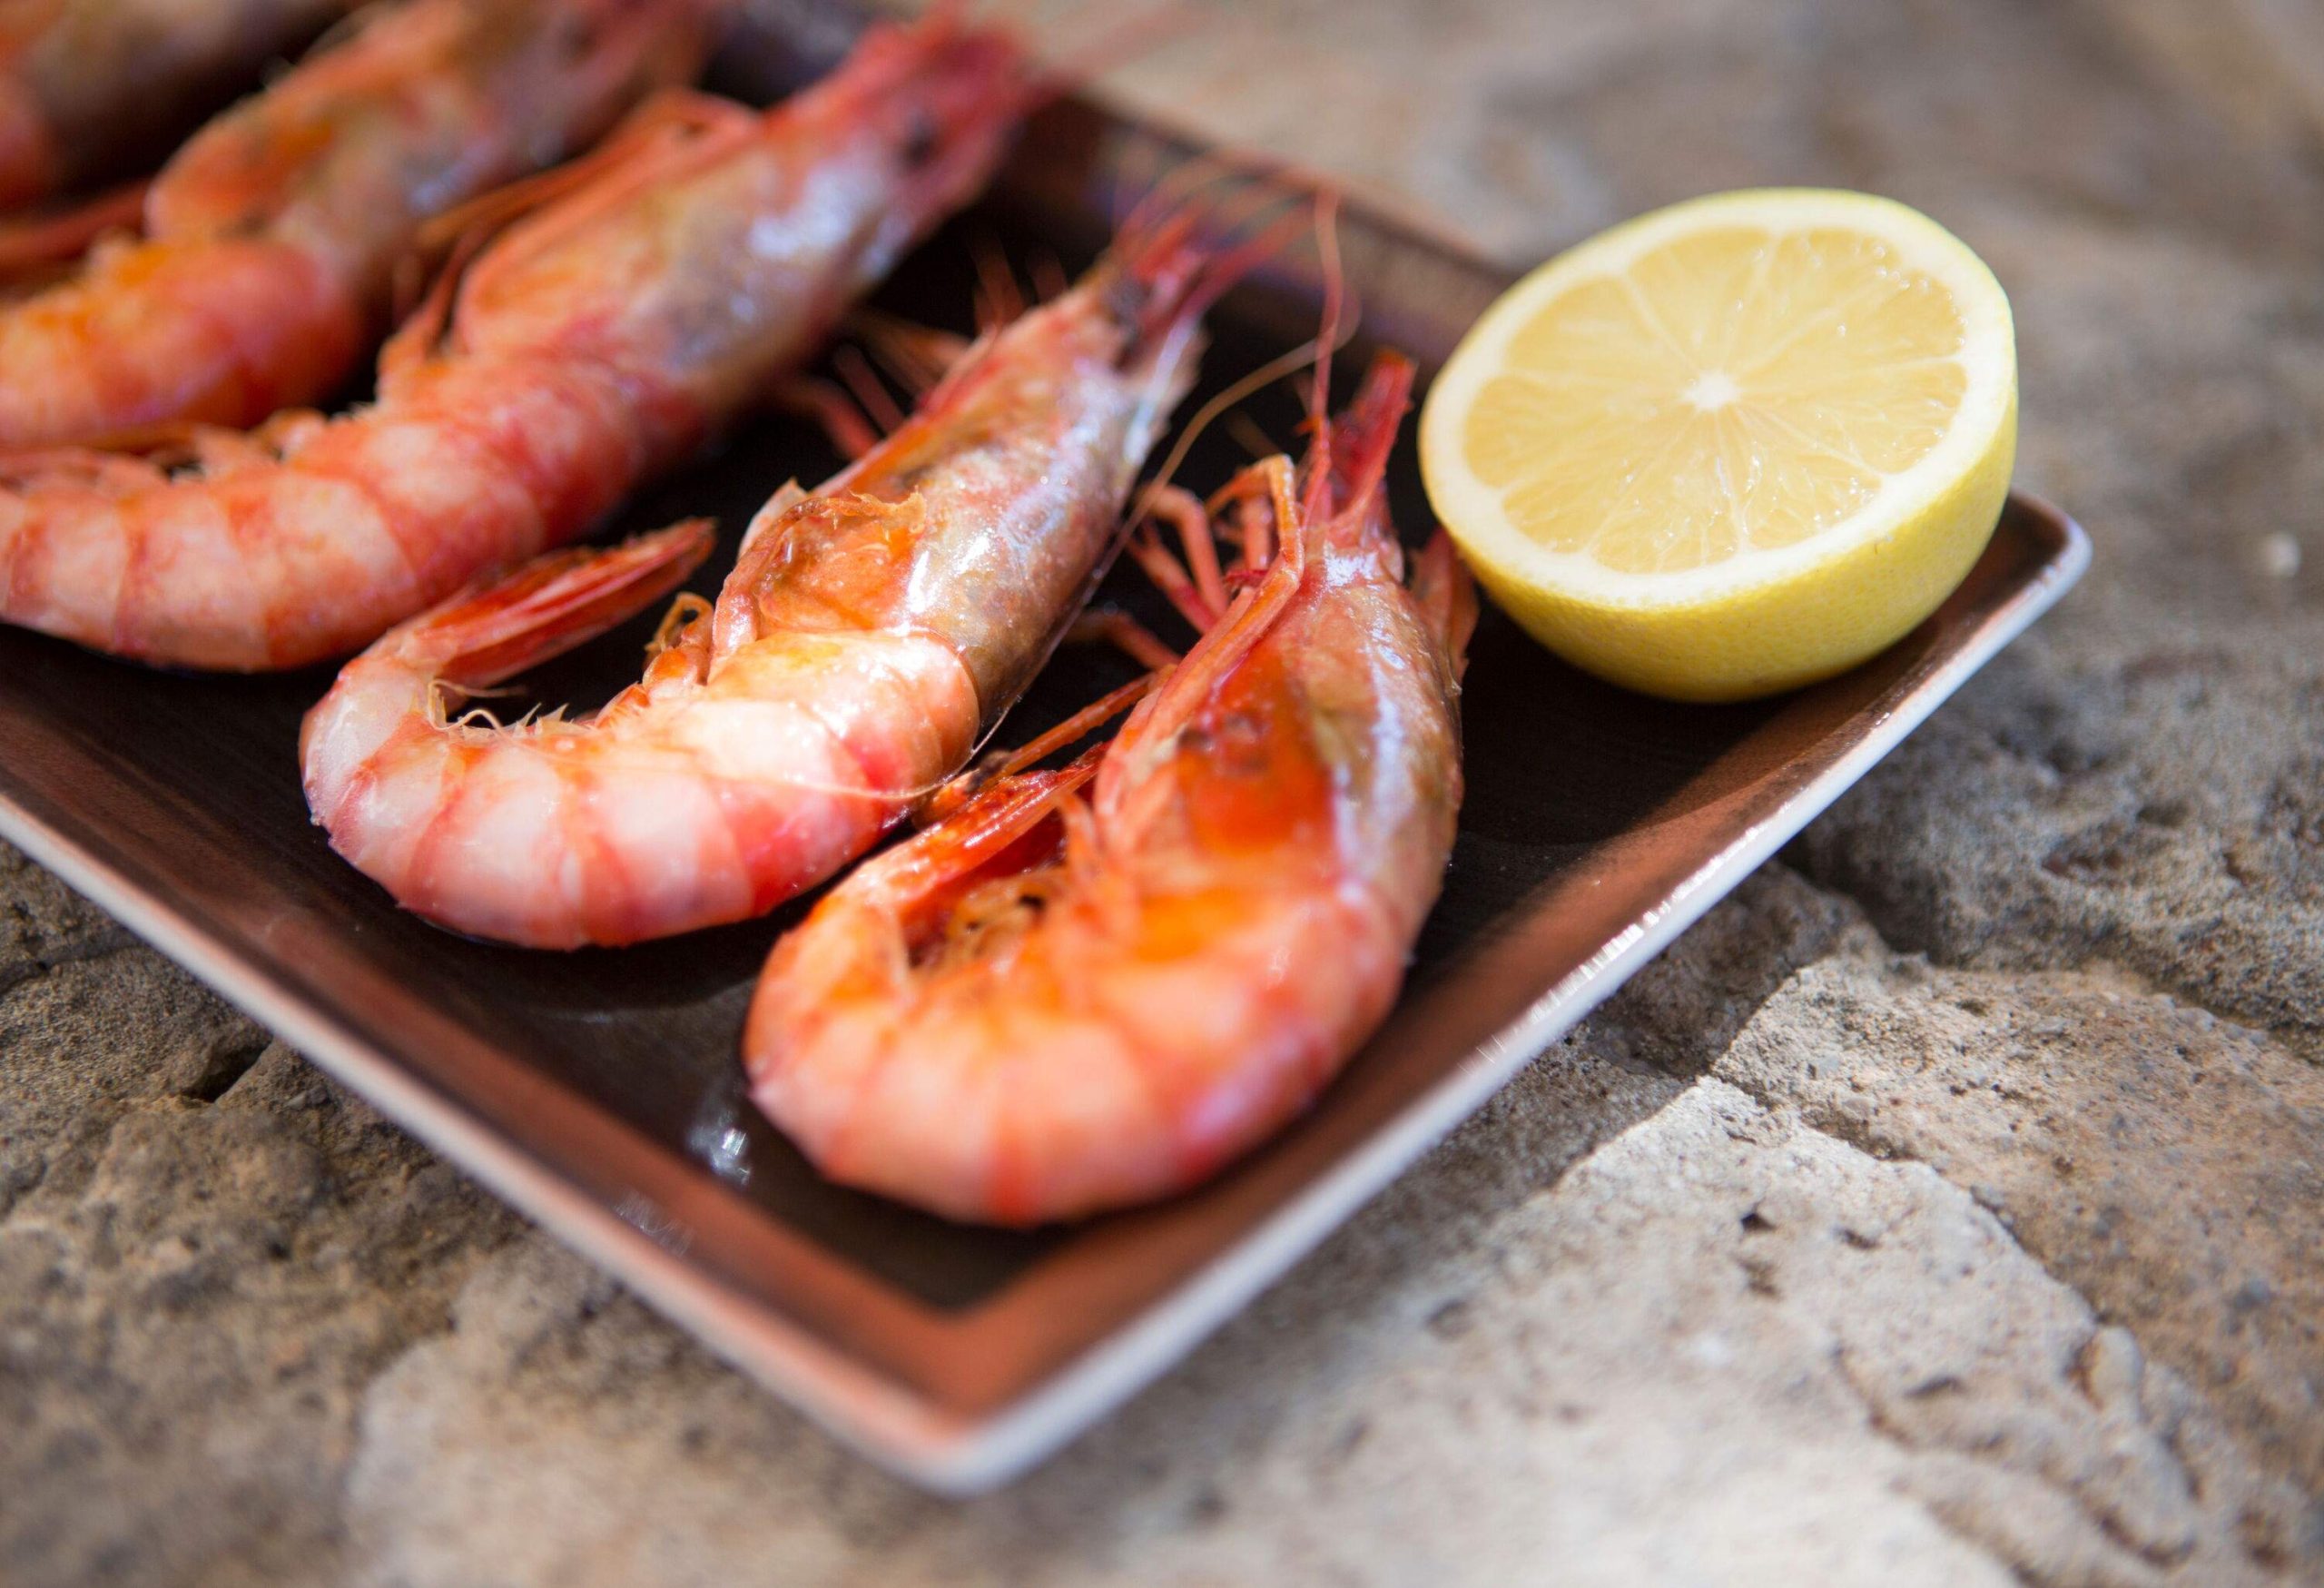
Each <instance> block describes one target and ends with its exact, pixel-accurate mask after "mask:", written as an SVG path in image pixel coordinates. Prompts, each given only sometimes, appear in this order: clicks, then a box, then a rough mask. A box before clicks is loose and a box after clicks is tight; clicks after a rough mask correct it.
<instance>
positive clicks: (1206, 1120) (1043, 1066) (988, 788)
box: [743, 356, 1475, 1225]
mask: <svg viewBox="0 0 2324 1588" xmlns="http://www.w3.org/2000/svg"><path fill="white" fill-rule="evenodd" d="M1411 380H1412V370H1411V367H1410V366H1409V365H1408V364H1406V363H1405V362H1403V360H1401V359H1397V358H1394V357H1393V356H1389V357H1386V358H1384V360H1383V361H1382V362H1380V363H1378V364H1376V365H1375V366H1374V371H1373V374H1372V376H1371V377H1370V379H1369V380H1368V381H1367V383H1366V386H1365V389H1364V392H1363V393H1362V395H1361V396H1360V397H1359V398H1358V399H1357V402H1356V404H1355V407H1354V410H1353V411H1352V413H1351V414H1350V416H1349V417H1348V418H1347V419H1344V421H1343V423H1342V425H1341V426H1340V427H1337V429H1338V430H1339V433H1338V434H1334V428H1332V427H1324V426H1323V425H1322V424H1321V423H1320V420H1319V422H1318V429H1317V439H1316V440H1315V444H1314V449H1313V450H1312V451H1311V453H1310V456H1309V462H1308V468H1307V471H1306V475H1305V489H1304V490H1301V491H1296V492H1295V485H1294V477H1293V472H1292V469H1291V466H1290V464H1289V463H1288V462H1287V461H1286V460H1285V459H1280V458H1277V459H1270V460H1268V461H1267V462H1266V463H1264V464H1260V465H1257V466H1255V468H1254V469H1253V470H1252V471H1249V472H1246V474H1245V475H1244V476H1242V477H1239V478H1238V481H1237V484H1236V486H1235V487H1232V488H1230V493H1231V494H1233V495H1235V496H1236V497H1238V498H1240V499H1241V501H1242V503H1243V514H1242V518H1243V525H1244V530H1245V552H1246V567H1245V568H1244V569H1243V570H1240V571H1238V573H1237V574H1236V575H1231V576H1226V577H1221V576H1219V575H1218V573H1217V571H1216V564H1215V562H1206V558H1204V557H1191V558H1190V560H1191V562H1192V565H1193V567H1194V569H1195V572H1193V573H1192V574H1191V575H1188V574H1187V568H1186V567H1185V566H1184V565H1181V566H1180V567H1178V568H1177V572H1178V574H1179V575H1181V576H1182V577H1180V578H1178V579H1176V580H1174V581H1173V583H1174V584H1176V585H1179V586H1182V587H1183V590H1182V597H1183V598H1184V600H1185V604H1186V608H1187V610H1188V612H1189V613H1190V615H1194V616H1201V617H1203V618H1204V619H1206V620H1210V619H1213V618H1214V617H1215V619H1216V620H1215V621H1212V622H1211V626H1210V627H1209V628H1208V631H1207V632H1206V634H1205V635H1204V636H1203V637H1202V638H1201V640H1200V641H1199V642H1198V643H1197V644H1196V646H1194V648H1193V649H1192V650H1191V651H1189V652H1188V653H1187V656H1186V657H1185V659H1184V660H1183V661H1181V662H1179V663H1178V664H1177V666H1175V667H1173V668H1171V669H1170V670H1169V671H1168V672H1167V674H1166V675H1164V676H1161V679H1160V682H1159V684H1158V686H1157V687H1156V688H1154V690H1153V692H1152V693H1151V694H1149V695H1147V697H1146V698H1145V699H1144V700H1143V701H1142V702H1140V704H1139V705H1137V709H1136V710H1135V712H1134V713H1133V714H1132V715H1131V716H1130V717H1129V719H1128V723H1127V724H1126V725H1124V727H1123V729H1122V731H1121V733H1120V734H1119V735H1118V737H1116V738H1115V739H1114V740H1113V741H1112V742H1111V743H1110V744H1109V745H1101V746H1100V747H1099V748H1098V749H1097V750H1094V751H1092V752H1090V753H1089V754H1088V755H1084V756H1083V757H1082V758H1081V759H1080V760H1079V761H1078V762H1076V763H1074V764H1072V765H1070V766H1068V767H1067V768H1065V769H1063V770H1061V771H1036V772H1009V773H1006V774H1004V775H1000V776H997V777H994V778H991V779H989V780H987V781H986V782H984V784H982V786H981V787H980V788H978V789H977V790H975V791H974V792H973V793H971V794H970V795H969V796H968V797H967V798H966V800H965V802H964V803H962V804H960V806H959V808H958V809H957V810H956V811H954V812H953V814H950V815H949V816H946V817H945V818H944V819H942V820H941V821H940V822H939V823H938V824H935V825H933V826H931V827H930V828H928V829H927V830H926V831H924V832H922V833H920V834H919V835H917V836H916V837H914V838H912V839H911V840H910V841H908V842H906V843H902V844H901V845H899V846H898V847H896V848H894V849H891V850H890V851H888V852H887V853H884V854H881V855H880V856H878V857H877V858H875V859H873V860H872V861H870V862H868V863H865V864H864V865H863V866H862V867H860V868H859V869H858V870H857V871H856V872H855V873H853V874H852V875H851V876H850V877H848V878H847V880H846V881H845V882H843V883H841V884H840V885H839V886H838V887H837V888H835V889H833V890H832V892H831V893H829V894H827V895H825V897H824V898H823V899H822V902H820V903H819V904H818V905H817V906H816V908H815V909H814V911H813V912H812V913H811V914H810V915H809V916H808V917H807V919H806V921H805V922H803V923H802V924H801V925H800V926H799V927H798V928H797V929H796V930H794V931H793V932H791V933H790V934H789V935H788V936H786V937H784V938H783V940H782V941H781V942H779V943H778V944H777V945H776V946H775V949H774V951H773V955H772V957H771V958H770V959H769V960H768V962H767V964H766V968H765V972H764V973H763V975H762V976H761V978H760V980H759V983H758V988H757V991H756V994H755V996H754V997H753V1001H752V1004H751V1010H750V1015H749V1020H748V1024H747V1026H746V1029H745V1032H744V1037H743V1061H744V1064H745V1066H746V1067H747V1069H748V1070H749V1073H750V1079H751V1086H752V1096H753V1099H754V1100H756V1102H757V1104H758V1106H759V1107H760V1108H761V1109H762V1110H763V1111H764V1112H765V1113H766V1114H767V1116H768V1117H769V1118H770V1119H773V1121H774V1122H775V1123H776V1124H777V1125H779V1126H780V1127H782V1129H783V1130H784V1131H785V1132H786V1133H788V1134H789V1135H790V1136H791V1138H792V1139H793V1140H795V1141H796V1142H798V1144H799V1145H800V1146H801V1147H802V1148H803V1149H804V1150H805V1151H806V1153H807V1155H808V1157H809V1158H810V1159H812V1160H813V1161H814V1162H815V1164H816V1165H817V1167H818V1168H820V1169H822V1171H823V1172H824V1173H825V1174H827V1175H829V1176H831V1177H832V1179H838V1180H841V1181H843V1182H845V1183H847V1184H849V1185H853V1186H858V1187H862V1188H865V1189H871V1190H875V1191H880V1192H883V1193H885V1194H887V1195H889V1196H892V1197H897V1198H902V1199H903V1200H906V1201H909V1202H913V1203H916V1204H919V1205H920V1206H921V1207H924V1208H931V1209H932V1210H934V1211H936V1212H939V1213H941V1214H944V1215H946V1216H948V1217H950V1218H957V1219H963V1220H974V1221H979V1222H990V1223H997V1224H1007V1225H1031V1224H1037V1223H1040V1222H1043V1221H1047V1220H1051V1219H1060V1218H1076V1217H1079V1216H1081V1215H1085V1214H1088V1213H1092V1212H1096V1211H1098V1210H1100V1209H1104V1208H1115V1207H1119V1206H1122V1205H1125V1204H1128V1203H1134V1202H1141V1201H1145V1200H1147V1199H1150V1198H1156V1197H1160V1196H1164V1195H1167V1194H1168V1193H1170V1192H1173V1191H1177V1190H1179V1189H1183V1188H1185V1187H1187V1186H1190V1185H1193V1184H1195V1183H1196V1181H1199V1180H1201V1179H1204V1178H1206V1176H1208V1175H1210V1174H1211V1173H1213V1172H1214V1171H1215V1170H1216V1169H1218V1168H1219V1167H1220V1166H1221V1165H1222V1164H1224V1163H1226V1161H1228V1160H1229V1159H1233V1158H1235V1157H1236V1155H1238V1154H1240V1153H1242V1152H1244V1151H1246V1149H1249V1148H1250V1147H1251V1146H1252V1145H1253V1144H1255V1143H1256V1142H1257V1141H1259V1140H1260V1139H1263V1138H1264V1137H1265V1136H1267V1135H1268V1134H1270V1133H1271V1132H1273V1131H1274V1130H1275V1129H1277V1128H1279V1127H1280V1126H1281V1125H1283V1123H1284V1122H1285V1120H1287V1119H1290V1118H1291V1117H1292V1116H1293V1115H1295V1114H1296V1113H1297V1112H1299V1111H1300V1110H1303V1109H1305V1107H1306V1105H1307V1104H1308V1103H1309V1102H1310V1101H1311V1100H1313V1099H1314V1098H1315V1095H1316V1093H1317V1092H1318V1091H1319V1090H1321V1089H1322V1087H1323V1086H1324V1082H1325V1081H1327V1080H1329V1079H1330V1078H1331V1077H1332V1076H1333V1075H1334V1073H1335V1072H1336V1071H1337V1070H1338V1069H1339V1068H1340V1066H1341V1065H1342V1064H1344V1062H1345V1061H1346V1060H1347V1058H1348V1056H1349V1055H1350V1054H1351V1053H1352V1052H1354V1050H1355V1048H1356V1047H1357V1045H1358V1044H1359V1043H1361V1042H1362V1041H1364V1038H1365V1037H1366V1036H1368V1035H1369V1034H1370V1033H1371V1032H1372V1031H1373V1030H1374V1028H1375V1027H1376V1026H1377V1025H1378V1023H1379V1022H1380V1021H1381V1020H1382V1019H1383V1018H1384V1016H1385V1015H1386V1013H1387V1011H1388V1009H1389V1006H1390V1005H1391V1004H1392V1003H1393V1001H1394V999H1395V995H1396V991H1397V989H1398V987H1399V985H1400V984H1401V983H1402V981H1403V971H1404V964H1405V962H1406V959H1407V957H1408V956H1409V954H1410V952H1411V950H1412V945H1413V939H1414V938H1415V937H1416V936H1417V934H1418V933H1419V931H1420V927H1421V922H1422V921H1423V919H1424V918H1425V917H1426V916H1427V914H1428V912H1429V910H1430V908H1431V906H1432V905H1433V903H1434V902H1435V898H1436V894H1437V891H1438V888H1439V886H1440V885H1441V883H1442V879H1443V872H1444V865H1445V861H1446V859H1447V857H1448V855H1449V854H1450V853H1451V850H1452V833H1453V824H1454V818H1455V815H1456V814H1457V812H1458V810H1459V807H1460V803H1461V757H1460V721H1459V715H1458V713H1457V710H1456V697H1457V681H1458V677H1459V674H1460V670H1461V667H1462V656H1463V655H1464V653H1465V650H1466V647H1467V639H1468V632H1469V628H1470V626H1471V625H1472V622H1473V617H1474V613H1475V606H1474V597H1473V594H1472V591H1471V587H1470V586H1469V583H1468V579H1467V576H1466V575H1465V574H1464V573H1463V572H1462V570H1461V568H1460V566H1459V564H1458V563H1457V562H1456V561H1454V560H1453V557H1452V552H1451V549H1450V545H1449V543H1448V542H1446V541H1445V540H1444V538H1443V536H1442V535H1441V534H1440V535H1439V536H1438V537H1437V538H1436V540H1435V541H1434V542H1433V544H1432V545H1431V547H1429V548H1428V549H1427V550H1426V551H1425V552H1423V554H1422V555H1421V557H1420V558H1419V567H1418V570H1417V575H1418V577H1416V579H1415V581H1414V586H1413V588H1411V589H1407V588H1406V587H1405V584H1404V582H1403V553H1402V551H1401V550H1400V548H1399V547H1398V544H1397V541H1396V538H1395V536H1394V532H1393V529H1392V528H1390V526H1389V523H1388V518H1387V512H1386V508H1385V504H1384V498H1383V491H1382V488H1381V484H1380V477H1381V471H1382V469H1383V467H1384V460H1385V458H1386V455H1387V451H1388V449H1389V447H1390V445H1391V444H1392V442H1393V439H1394V436H1395V430H1396V424H1397V420H1398V418H1399V416H1400V415H1401V414H1402V413H1403V408H1404V404H1405V400H1406V396H1407V393H1408V391H1409V389H1410V384H1411ZM1319 384H1320V382H1319ZM1343 444H1344V447H1345V451H1344V454H1343V455H1341V456H1339V457H1337V458H1336V459H1334V448H1335V447H1338V446H1341V445H1343ZM1335 462H1336V467H1335V466H1334V465H1335ZM1188 506H1190V507H1196V504H1192V503H1191V502H1189V504H1188ZM1198 510H1199V509H1198V507H1197V512H1198ZM1194 544H1195V542H1194V541H1193V540H1192V539H1191V538H1190V540H1189V547H1190V548H1191V547H1193V545H1194ZM1270 545H1273V546H1274V547H1275V550H1274V553H1273V557H1272V561H1271V562H1270V563H1266V566H1265V573H1264V577H1260V576H1259V573H1258V570H1259V567H1260V566H1261V564H1262V563H1263V562H1264V561H1265V558H1266V556H1267V548H1268V547H1269V546H1270ZM1144 550H1145V551H1146V552H1147V554H1148V555H1147V557H1141V558H1140V560H1141V561H1146V560H1148V557H1150V556H1151V555H1152V554H1153V553H1154V552H1155V551H1156V550H1157V546H1156V544H1155V543H1154V542H1151V541H1149V542H1148V543H1147V546H1146V547H1144ZM1255 579H1256V583H1254V582H1253V581H1254V580H1255ZM1236 584H1241V585H1244V586H1245V588H1244V589H1243V590H1242V592H1241V593H1240V594H1239V595H1236V596H1234V597H1233V598H1232V601H1231V604H1226V597H1227V596H1228V594H1229V591H1230V589H1231V587H1232V586H1234V585H1236ZM1222 606H1223V607H1224V610H1223V612H1221V610H1220V608H1221V607H1222ZM1081 727H1082V725H1081V724H1079V723H1076V724H1074V725H1071V726H1070V727H1068V729H1067V730H1066V731H1065V732H1064V733H1063V734H1061V735H1053V736H1052V741H1050V742H1053V739H1054V738H1057V737H1063V738H1070V737H1072V736H1075V735H1077V734H1078V731H1079V730H1080V728H1081ZM1044 747H1046V743H1045V742H1037V745H1036V746H1035V747H1034V748H1035V751H1036V753H1038V751H1039V749H1040V748H1044ZM1019 759H1021V757H1019Z"/></svg>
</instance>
